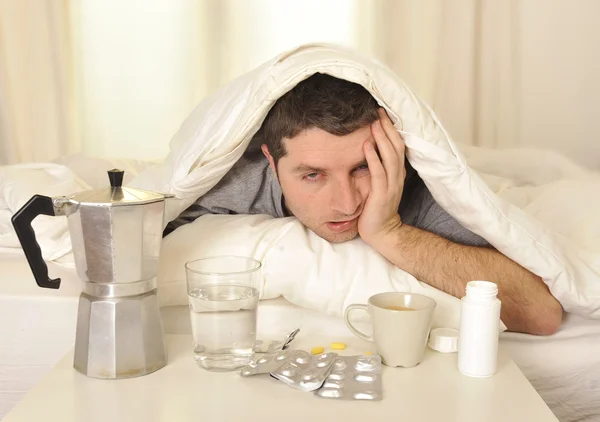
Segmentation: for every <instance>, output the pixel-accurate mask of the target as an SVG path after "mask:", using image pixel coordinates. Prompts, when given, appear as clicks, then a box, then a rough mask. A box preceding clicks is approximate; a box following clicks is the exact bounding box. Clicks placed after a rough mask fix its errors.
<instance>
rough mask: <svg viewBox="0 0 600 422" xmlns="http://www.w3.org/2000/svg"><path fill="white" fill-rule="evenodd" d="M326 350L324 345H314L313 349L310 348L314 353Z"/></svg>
mask: <svg viewBox="0 0 600 422" xmlns="http://www.w3.org/2000/svg"><path fill="white" fill-rule="evenodd" d="M324 351H325V348H324V347H323V346H317V347H313V348H312V349H310V353H312V354H313V355H318V354H321V353H323V352H324Z"/></svg>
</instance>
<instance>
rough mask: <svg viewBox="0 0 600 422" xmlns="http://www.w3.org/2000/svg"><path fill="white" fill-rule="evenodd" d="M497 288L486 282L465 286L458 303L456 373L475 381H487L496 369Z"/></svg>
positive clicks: (498, 307)
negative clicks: (472, 378)
mask: <svg viewBox="0 0 600 422" xmlns="http://www.w3.org/2000/svg"><path fill="white" fill-rule="evenodd" d="M497 296H498V286H497V285H496V284H495V283H492V282H489V281H471V282H469V283H467V294H466V296H465V297H463V298H462V300H461V306H460V330H459V333H458V370H459V372H460V373H461V374H463V375H467V376H469V377H475V378H487V377H491V376H492V375H494V374H495V373H496V368H497V366H498V337H499V336H500V300H499V299H498V297H497Z"/></svg>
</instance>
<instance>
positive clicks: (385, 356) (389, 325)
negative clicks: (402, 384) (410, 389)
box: [344, 292, 436, 368]
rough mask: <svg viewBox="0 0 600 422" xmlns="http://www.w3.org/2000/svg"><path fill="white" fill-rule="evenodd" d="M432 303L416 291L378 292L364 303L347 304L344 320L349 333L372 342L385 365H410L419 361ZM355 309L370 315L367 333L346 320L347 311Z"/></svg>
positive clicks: (425, 337) (425, 339)
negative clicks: (369, 331)
mask: <svg viewBox="0 0 600 422" xmlns="http://www.w3.org/2000/svg"><path fill="white" fill-rule="evenodd" d="M435 306H436V303H435V300H433V299H431V298H430V297H427V296H423V295H420V294H417V293H400V292H390V293H379V294H376V295H374V296H371V297H370V298H369V300H368V305H361V304H353V305H350V306H348V307H347V308H346V311H345V313H344V320H345V322H346V325H347V326H348V328H349V329H350V331H352V333H353V334H355V335H356V336H358V337H360V338H362V339H363V340H366V341H369V342H372V343H375V346H376V348H377V353H378V354H379V355H380V356H381V359H382V362H383V363H384V364H385V365H387V366H401V367H404V368H410V367H413V366H416V365H418V364H419V363H421V361H422V360H423V356H424V355H425V347H426V345H427V340H428V337H429V330H430V329H431V321H432V319H433V311H434V310H435ZM358 309H360V310H363V311H367V312H368V313H369V315H370V316H371V325H372V326H373V334H372V335H371V336H369V335H366V334H365V333H363V332H361V331H359V330H357V329H356V328H355V327H354V326H353V325H352V323H351V322H350V319H349V316H350V313H351V312H352V311H354V310H358Z"/></svg>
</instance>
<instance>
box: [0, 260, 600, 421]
mask: <svg viewBox="0 0 600 422" xmlns="http://www.w3.org/2000/svg"><path fill="white" fill-rule="evenodd" d="M49 270H50V276H51V277H57V276H58V277H61V278H62V284H61V288H60V289H59V290H49V289H41V288H39V287H37V285H36V284H35V282H34V280H33V276H32V275H31V272H30V270H29V266H28V265H27V261H26V260H25V257H24V256H23V255H22V254H21V253H20V251H19V253H14V254H5V253H2V254H0V419H1V418H2V417H3V416H4V415H5V414H6V413H7V412H8V411H9V410H10V409H11V408H12V407H13V406H14V404H15V403H16V402H17V401H18V400H20V398H21V397H22V396H23V395H24V394H25V393H26V392H27V391H28V390H29V389H30V388H31V387H32V386H33V385H35V384H36V383H37V382H38V380H39V379H40V378H41V377H42V376H43V375H44V374H45V373H46V372H47V371H49V370H50V368H51V367H52V366H53V365H54V364H55V363H56V362H57V361H58V360H59V359H60V358H61V357H62V356H63V355H64V354H65V353H66V352H67V350H68V349H69V348H71V347H72V346H73V343H74V339H75V322H76V317H77V299H78V297H79V293H80V284H79V280H78V279H77V277H76V275H75V272H74V270H72V269H67V268H64V267H60V266H58V265H56V264H52V263H51V264H49ZM162 317H163V324H164V330H165V332H166V333H169V334H179V333H189V332H190V322H189V315H188V309H187V306H173V307H166V308H163V309H162ZM298 327H299V328H300V329H301V330H303V331H306V332H310V333H314V334H317V335H323V336H328V337H330V338H331V339H332V341H333V340H334V339H335V338H336V337H338V338H341V337H343V338H348V337H351V334H350V333H349V331H348V329H347V328H346V327H345V325H344V323H343V321H342V320H341V319H340V318H337V317H332V316H327V315H324V314H322V313H319V312H317V311H312V310H307V309H303V308H300V307H298V306H295V305H292V304H290V303H289V302H288V301H286V300H285V299H283V298H279V299H273V300H267V301H262V302H261V303H260V306H259V312H258V332H259V337H263V338H279V337H282V336H283V335H285V334H286V333H288V332H290V331H292V330H293V329H295V328H298ZM501 343H502V346H503V347H504V348H505V350H507V351H508V353H509V354H510V356H511V357H512V358H513V360H514V361H515V362H516V363H517V365H518V366H519V367H520V368H521V370H522V371H523V373H524V374H525V375H526V376H527V378H528V379H529V380H530V382H531V383H532V384H533V386H534V387H535V388H536V390H537V391H538V392H539V393H540V395H541V396H542V398H543V399H544V400H545V401H546V403H547V404H548V406H549V407H550V408H551V409H552V411H553V412H554V413H555V414H556V416H557V417H558V418H559V419H560V420H561V421H562V422H574V421H578V422H591V421H600V354H598V350H600V324H599V323H598V322H597V321H590V320H585V319H582V318H579V317H574V316H568V317H567V318H566V320H565V323H564V325H563V327H562V328H561V330H560V331H559V332H558V333H557V334H556V335H554V336H551V337H534V336H530V335H523V334H514V333H504V334H502V338H501Z"/></svg>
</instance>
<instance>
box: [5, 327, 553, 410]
mask: <svg viewBox="0 0 600 422" xmlns="http://www.w3.org/2000/svg"><path fill="white" fill-rule="evenodd" d="M166 338H167V344H168V353H169V363H168V365H167V366H166V367H164V368H162V369H160V370H158V371H157V372H155V373H153V374H149V375H146V376H143V377H139V378H132V379H123V380H97V379H92V378H87V377H85V376H84V375H81V374H79V373H77V372H76V371H75V370H74V369H73V368H72V362H73V354H72V352H71V353H69V354H67V355H66V356H65V357H64V358H63V359H62V360H61V361H60V362H59V363H58V364H57V365H56V366H55V367H54V369H53V370H52V371H51V372H50V373H49V374H48V375H47V376H46V377H45V378H44V379H43V380H42V381H41V382H40V383H39V384H38V385H37V386H36V387H34V389H33V390H31V391H30V392H29V393H28V394H27V395H26V396H25V398H24V399H23V400H22V401H21V402H20V403H19V404H18V405H17V406H16V407H15V408H14V409H13V410H12V411H11V412H10V413H9V414H8V415H7V416H6V417H5V419H3V422H33V421H36V422H37V421H40V420H43V421H46V422H53V421H56V422H58V421H60V422H70V421H78V422H79V421H85V422H106V421H128V422H135V421H143V422H153V421H177V422H184V421H194V422H198V421H202V422H205V421H224V422H225V421H227V422H231V421H241V420H248V421H261V422H267V421H278V422H279V421H286V422H287V421H302V422H306V421H307V420H308V421H314V420H319V421H321V420H334V418H342V420H346V421H367V420H376V421H385V420H404V421H445V422H447V421H460V422H469V421H473V422H475V421H476V422H487V421H490V422H493V421H512V422H518V421H527V422H529V421H536V422H546V421H557V419H556V417H555V416H554V415H553V414H552V412H551V411H550V409H549V408H548V407H547V406H546V404H545V403H544V402H543V400H542V399H541V397H540V396H539V395H538V394H537V392H536V391H535V390H534V388H533V387H532V386H531V384H530V383H529V382H528V381H527V379H526V378H525V376H524V375H523V374H522V373H521V371H520V370H519V369H518V367H517V366H516V365H515V364H514V362H512V360H510V358H509V357H508V356H507V355H506V354H505V353H503V352H502V349H500V353H499V361H498V372H497V373H496V375H495V376H493V377H491V378H486V379H475V378H469V377H466V376H464V375H461V374H460V373H459V372H458V370H457V369H456V359H457V355H456V354H448V355H446V354H442V353H438V352H434V351H432V350H430V349H428V350H427V353H426V355H425V358H424V360H423V362H422V363H421V364H420V365H418V366H416V367H414V368H408V369H403V368H388V367H384V368H383V371H382V383H383V399H382V400H381V401H378V402H372V401H344V400H331V399H323V398H319V397H316V396H315V395H314V394H313V393H305V392H301V391H298V390H295V389H293V388H291V387H288V386H287V385H285V384H283V383H281V382H280V381H277V380H275V379H273V378H271V377H269V376H267V375H265V376H253V377H247V378H242V377H240V376H239V374H238V373H236V372H228V373H215V372H208V371H205V370H203V369H201V368H199V367H197V366H196V364H195V363H194V361H193V359H192V352H191V343H192V341H191V336H189V335H167V336H166ZM332 340H334V341H346V343H347V345H348V348H347V349H346V350H344V351H341V352H340V354H342V355H352V354H358V353H364V352H365V351H370V350H371V351H372V350H373V346H372V345H371V344H370V343H366V342H363V341H362V340H360V339H358V338H347V339H331V338H325V337H317V336H311V335H308V334H307V333H302V332H300V334H299V335H298V336H297V337H296V340H294V342H293V343H292V344H291V346H290V348H291V349H304V350H310V348H311V347H314V346H318V345H322V346H328V344H329V343H330V342H331V341H332ZM326 350H327V349H326Z"/></svg>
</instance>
